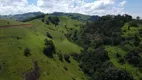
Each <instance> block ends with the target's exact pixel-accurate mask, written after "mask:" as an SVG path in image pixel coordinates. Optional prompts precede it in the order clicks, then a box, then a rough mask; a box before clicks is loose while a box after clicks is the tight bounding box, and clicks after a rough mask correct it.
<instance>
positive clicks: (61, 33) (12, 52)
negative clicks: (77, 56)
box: [0, 16, 87, 80]
mask: <svg viewBox="0 0 142 80" xmlns="http://www.w3.org/2000/svg"><path fill="white" fill-rule="evenodd" d="M47 18H48V16H46V17H45V18H44V19H45V20H47ZM59 19H60V22H59V24H58V25H57V26H55V25H54V24H52V23H51V22H49V24H48V25H47V24H45V21H44V22H42V19H41V18H39V19H35V20H32V21H29V22H27V23H29V24H31V25H32V26H31V27H24V26H23V27H19V28H18V27H9V28H0V80H23V76H24V73H25V72H27V71H30V70H31V69H32V60H36V61H37V62H38V64H39V67H40V75H41V77H40V80H74V79H75V80H86V79H87V78H86V77H85V75H84V73H83V72H82V71H81V69H80V68H79V66H78V65H79V63H78V62H76V61H75V60H74V59H73V58H72V57H71V58H70V61H71V63H68V62H66V61H65V60H64V61H63V62H61V61H60V60H59V59H58V55H57V54H58V52H60V51H61V52H62V54H63V55H64V54H71V53H80V50H82V48H81V47H79V46H78V45H76V44H75V43H72V42H70V41H68V39H67V38H66V36H65V34H67V33H68V32H69V31H70V30H76V29H80V26H79V25H81V24H82V23H81V22H79V21H76V20H73V19H71V18H69V17H63V16H61V17H59ZM12 24H23V23H22V22H16V21H7V20H0V25H1V26H3V25H12ZM65 25H66V26H65ZM75 25H78V26H75ZM47 32H48V33H50V34H51V36H52V37H53V39H52V41H53V43H54V45H55V48H56V54H54V58H48V57H47V56H45V55H44V54H43V48H44V47H45V45H44V43H45V42H44V40H45V39H47V38H48V37H47V36H46V33H47ZM48 39H49V38H48ZM25 48H29V49H30V50H31V55H30V56H28V57H26V56H24V49H25ZM64 66H66V67H67V69H68V70H65V69H64Z"/></svg>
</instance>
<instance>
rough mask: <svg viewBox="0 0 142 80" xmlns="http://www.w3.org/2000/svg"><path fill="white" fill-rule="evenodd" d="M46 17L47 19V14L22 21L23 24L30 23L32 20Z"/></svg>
mask: <svg viewBox="0 0 142 80" xmlns="http://www.w3.org/2000/svg"><path fill="white" fill-rule="evenodd" d="M44 17H45V14H40V15H38V16H36V17H30V18H28V19H25V20H22V21H23V22H28V21H32V20H34V19H38V18H44Z"/></svg>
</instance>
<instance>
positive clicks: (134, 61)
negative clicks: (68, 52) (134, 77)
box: [124, 50, 142, 67]
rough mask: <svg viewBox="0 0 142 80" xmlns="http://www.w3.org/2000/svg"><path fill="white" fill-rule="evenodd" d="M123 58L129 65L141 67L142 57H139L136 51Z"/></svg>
mask: <svg viewBox="0 0 142 80" xmlns="http://www.w3.org/2000/svg"><path fill="white" fill-rule="evenodd" d="M124 58H125V59H126V61H127V62H128V63H129V64H131V65H133V66H136V67H142V62H141V61H142V57H141V56H140V53H139V52H138V51H135V50H132V51H129V52H128V53H127V54H126V55H125V57H124Z"/></svg>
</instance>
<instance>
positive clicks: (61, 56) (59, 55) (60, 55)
mask: <svg viewBox="0 0 142 80" xmlns="http://www.w3.org/2000/svg"><path fill="white" fill-rule="evenodd" d="M58 57H59V60H60V61H62V62H63V55H62V53H61V52H59V54H58Z"/></svg>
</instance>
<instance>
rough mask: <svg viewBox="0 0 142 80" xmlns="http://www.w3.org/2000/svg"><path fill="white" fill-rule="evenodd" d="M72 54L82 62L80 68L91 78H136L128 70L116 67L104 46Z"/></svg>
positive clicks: (104, 79)
mask: <svg viewBox="0 0 142 80" xmlns="http://www.w3.org/2000/svg"><path fill="white" fill-rule="evenodd" d="M72 56H73V58H74V59H75V60H77V61H79V62H80V65H79V66H80V68H81V69H82V70H83V71H84V73H86V74H87V75H89V76H90V77H91V80H134V79H133V77H132V76H131V75H130V74H129V73H128V72H127V71H125V70H123V69H118V68H115V66H114V65H113V64H112V63H111V62H110V61H109V57H108V54H107V52H106V51H105V49H104V48H103V47H100V48H97V49H95V51H83V52H82V54H73V55H72Z"/></svg>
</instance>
